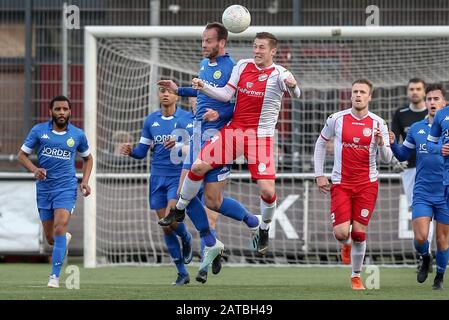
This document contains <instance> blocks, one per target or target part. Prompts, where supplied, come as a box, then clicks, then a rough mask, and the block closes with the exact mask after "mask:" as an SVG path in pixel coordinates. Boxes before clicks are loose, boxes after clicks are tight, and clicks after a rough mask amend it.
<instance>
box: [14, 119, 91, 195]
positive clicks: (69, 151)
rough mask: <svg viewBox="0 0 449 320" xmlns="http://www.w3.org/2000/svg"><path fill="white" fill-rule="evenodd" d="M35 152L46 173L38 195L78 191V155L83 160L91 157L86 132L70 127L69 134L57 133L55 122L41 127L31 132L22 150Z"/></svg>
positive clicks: (38, 183)
mask: <svg viewBox="0 0 449 320" xmlns="http://www.w3.org/2000/svg"><path fill="white" fill-rule="evenodd" d="M35 148H37V157H38V162H39V167H40V168H44V169H45V170H47V178H46V179H45V180H42V181H37V182H36V188H37V192H39V193H49V192H60V191H64V190H68V189H76V188H77V185H78V180H77V178H76V169H75V157H76V153H77V152H78V153H79V154H80V156H81V157H87V156H88V155H89V154H90V150H89V144H88V142H87V138H86V135H85V134H84V132H83V130H81V129H80V128H77V127H75V126H74V125H72V124H70V123H69V124H68V125H67V130H66V131H63V132H58V131H55V130H53V121H52V120H50V121H47V122H43V123H39V124H37V125H35V126H34V127H33V128H32V129H31V130H30V132H29V133H28V136H27V137H26V139H25V142H24V143H23V145H22V148H21V149H22V151H23V152H25V153H28V154H30V153H32V152H33V149H35Z"/></svg>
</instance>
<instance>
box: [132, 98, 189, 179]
mask: <svg viewBox="0 0 449 320" xmlns="http://www.w3.org/2000/svg"><path fill="white" fill-rule="evenodd" d="M190 114H191V113H190V112H188V111H184V110H182V109H181V108H179V107H177V108H176V112H175V113H174V115H172V116H169V117H165V116H164V115H162V113H161V111H160V110H158V111H156V112H153V113H152V114H150V115H149V116H148V117H147V118H146V119H145V122H144V125H143V129H142V134H141V137H140V143H141V144H145V145H148V146H152V148H153V156H152V158H151V174H152V175H156V176H179V175H180V174H181V170H182V162H181V159H180V161H179V162H178V163H174V161H172V160H176V159H177V157H173V159H172V157H171V153H172V150H168V149H166V148H165V147H164V143H165V142H166V141H167V140H169V139H175V138H176V135H175V134H174V133H173V131H174V130H175V129H176V124H177V122H178V121H179V119H181V118H184V117H188V116H189V115H190ZM175 151H176V150H175Z"/></svg>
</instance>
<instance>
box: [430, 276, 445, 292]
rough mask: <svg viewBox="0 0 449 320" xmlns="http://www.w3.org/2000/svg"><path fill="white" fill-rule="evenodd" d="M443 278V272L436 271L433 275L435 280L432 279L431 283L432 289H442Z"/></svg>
mask: <svg viewBox="0 0 449 320" xmlns="http://www.w3.org/2000/svg"><path fill="white" fill-rule="evenodd" d="M443 278H444V273H438V272H437V275H436V276H435V280H433V285H432V289H433V290H444V287H443Z"/></svg>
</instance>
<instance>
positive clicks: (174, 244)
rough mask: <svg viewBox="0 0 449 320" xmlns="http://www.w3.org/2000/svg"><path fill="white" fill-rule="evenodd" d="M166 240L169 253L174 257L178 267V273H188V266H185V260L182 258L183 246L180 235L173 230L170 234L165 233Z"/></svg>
mask: <svg viewBox="0 0 449 320" xmlns="http://www.w3.org/2000/svg"><path fill="white" fill-rule="evenodd" d="M164 240H165V243H166V244H167V249H168V253H169V254H170V256H171V257H172V259H173V262H174V263H175V265H176V269H178V273H181V274H184V275H185V274H187V270H186V267H185V266H184V260H183V258H182V253H181V246H180V245H179V241H178V237H176V234H174V233H173V232H172V233H170V234H168V235H167V234H164Z"/></svg>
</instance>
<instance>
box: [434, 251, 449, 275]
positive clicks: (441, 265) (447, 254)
mask: <svg viewBox="0 0 449 320" xmlns="http://www.w3.org/2000/svg"><path fill="white" fill-rule="evenodd" d="M436 261H437V272H438V273H444V271H446V266H447V262H448V261H449V249H446V250H444V251H440V250H438V249H437V254H436Z"/></svg>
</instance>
